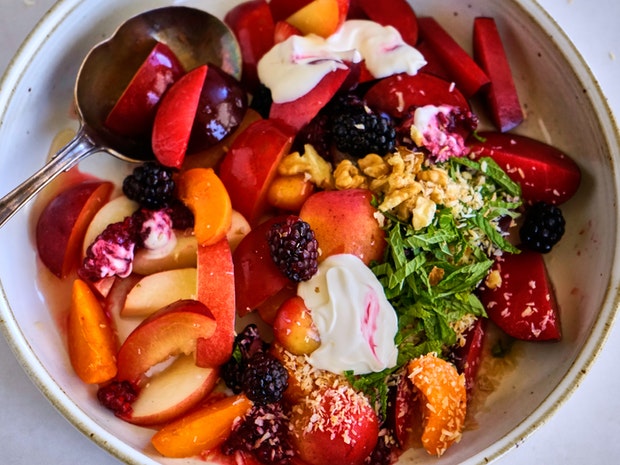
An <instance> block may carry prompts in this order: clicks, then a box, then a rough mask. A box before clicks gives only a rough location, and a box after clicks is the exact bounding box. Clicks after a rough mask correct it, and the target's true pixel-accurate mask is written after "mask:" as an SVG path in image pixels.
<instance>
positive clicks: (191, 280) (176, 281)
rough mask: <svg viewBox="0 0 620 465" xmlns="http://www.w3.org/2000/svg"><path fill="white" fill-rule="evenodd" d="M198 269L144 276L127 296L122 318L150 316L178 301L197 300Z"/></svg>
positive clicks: (180, 269) (167, 271)
mask: <svg viewBox="0 0 620 465" xmlns="http://www.w3.org/2000/svg"><path fill="white" fill-rule="evenodd" d="M197 276H198V275H197V273H196V268H179V269H176V270H166V271H160V272H159V273H153V274H150V275H147V276H144V277H143V278H142V279H140V281H138V282H137V283H136V284H135V286H133V287H132V288H131V290H130V291H129V293H128V294H127V299H126V300H125V305H124V307H123V309H122V310H121V316H123V317H129V316H131V317H134V316H148V315H150V314H152V313H154V312H155V311H157V310H159V309H160V308H162V307H165V306H166V305H169V304H171V303H172V302H175V301H177V300H184V299H195V298H196V290H197V281H198V278H197Z"/></svg>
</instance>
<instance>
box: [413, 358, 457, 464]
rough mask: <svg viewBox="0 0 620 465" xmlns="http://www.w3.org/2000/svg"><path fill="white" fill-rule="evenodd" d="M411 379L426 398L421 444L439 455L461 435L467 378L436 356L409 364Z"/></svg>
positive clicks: (423, 403) (430, 452) (424, 401)
mask: <svg viewBox="0 0 620 465" xmlns="http://www.w3.org/2000/svg"><path fill="white" fill-rule="evenodd" d="M407 369H408V373H409V379H410V380H411V382H412V383H413V386H414V387H415V389H417V391H418V392H419V393H420V394H421V395H422V396H423V398H424V399H423V401H422V402H421V404H422V406H423V425H424V432H423V433H422V445H423V446H424V449H426V451H427V452H428V453H429V454H432V455H436V456H440V455H442V454H443V453H444V452H445V451H446V449H448V447H450V445H452V444H453V443H454V442H457V441H458V440H459V439H460V437H461V434H462V431H463V426H464V424H465V413H466V410H467V392H466V389H465V376H464V375H459V373H458V372H457V371H456V367H455V366H454V365H452V364H451V363H450V362H447V361H445V360H443V359H441V358H439V357H437V356H436V355H435V354H432V353H431V354H427V355H423V356H422V357H418V358H415V359H413V360H412V361H411V362H409V365H408V367H407Z"/></svg>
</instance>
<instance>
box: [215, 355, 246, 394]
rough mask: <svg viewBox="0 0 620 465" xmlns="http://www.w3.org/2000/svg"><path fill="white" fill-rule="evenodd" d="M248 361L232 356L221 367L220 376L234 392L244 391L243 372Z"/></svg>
mask: <svg viewBox="0 0 620 465" xmlns="http://www.w3.org/2000/svg"><path fill="white" fill-rule="evenodd" d="M245 366H246V363H245V362H244V361H240V360H237V359H235V358H234V357H231V358H230V359H228V361H226V362H225V363H224V364H223V365H222V366H221V367H220V376H221V377H222V380H223V381H224V384H226V387H228V388H229V389H230V390H231V391H232V392H233V393H235V394H239V393H241V392H243V372H244V370H245Z"/></svg>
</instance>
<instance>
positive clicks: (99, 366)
mask: <svg viewBox="0 0 620 465" xmlns="http://www.w3.org/2000/svg"><path fill="white" fill-rule="evenodd" d="M67 339H68V346H69V358H70V360H71V365H72V366H73V369H74V370H75V373H76V374H77V375H78V376H79V377H80V379H81V380H82V381H84V382H85V383H88V384H98V383H104V382H106V381H109V380H110V379H112V378H114V376H116V340H115V337H114V330H113V328H112V326H111V325H110V322H109V321H108V318H107V317H106V315H105V313H104V311H103V309H102V307H101V304H100V303H99V301H98V300H97V298H96V297H95V295H94V294H93V292H92V291H91V290H90V288H89V287H88V285H87V284H86V283H85V282H84V281H82V280H80V279H76V280H75V281H74V282H73V291H72V295H71V308H70V310H69V321H68V327H67Z"/></svg>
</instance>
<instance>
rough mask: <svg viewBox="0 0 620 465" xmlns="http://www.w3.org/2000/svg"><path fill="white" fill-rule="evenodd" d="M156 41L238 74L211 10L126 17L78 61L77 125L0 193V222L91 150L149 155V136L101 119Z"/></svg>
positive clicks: (230, 40)
mask: <svg viewBox="0 0 620 465" xmlns="http://www.w3.org/2000/svg"><path fill="white" fill-rule="evenodd" d="M157 42H162V43H164V44H166V45H167V46H168V47H169V48H170V49H171V50H172V51H173V52H174V53H175V55H176V56H177V57H178V59H179V61H180V62H181V64H182V65H183V67H184V69H185V70H191V69H193V68H195V67H196V66H199V65H201V64H204V63H212V64H214V65H217V66H218V67H220V68H221V69H222V70H223V71H225V72H227V73H228V74H230V75H232V76H234V77H236V78H239V77H240V75H241V51H240V49H239V45H238V43H237V40H236V38H235V36H234V34H233V33H232V31H231V30H230V29H229V28H228V26H226V25H225V24H224V23H223V22H222V21H221V20H220V19H218V18H217V17H215V16H213V15H212V14H210V13H207V12H206V11H203V10H199V9H196V8H190V7H182V6H170V7H163V8H158V9H154V10H149V11H146V12H144V13H141V14H139V15H137V16H134V17H132V18H130V19H129V20H127V21H126V22H125V23H123V24H122V25H121V26H120V27H119V28H118V29H117V30H116V32H115V33H114V34H113V35H112V36H111V37H110V38H109V39H107V40H105V41H103V42H101V43H99V44H98V45H96V46H95V47H94V48H93V49H91V51H90V52H89V53H88V54H87V56H86V58H85V59H84V61H83V62H82V65H81V66H80V69H79V71H78V74H77V79H76V83H75V88H74V101H75V108H76V112H77V115H78V118H79V121H80V126H79V129H78V131H77V133H76V135H75V137H74V138H73V139H72V140H71V141H69V142H68V143H67V144H66V145H65V146H64V147H62V148H61V149H60V150H59V151H58V152H57V153H56V154H54V155H53V156H52V158H51V159H50V160H49V161H48V162H47V163H46V164H45V165H44V166H43V167H42V168H41V169H40V170H38V171H37V172H36V173H34V174H33V175H32V176H31V177H30V178H29V179H28V180H26V181H24V182H23V183H22V184H21V185H19V186H18V187H16V188H15V189H13V190H12V191H11V192H9V193H8V194H7V195H6V196H4V197H3V198H2V199H0V227H2V226H3V225H4V224H5V223H6V222H7V221H8V220H9V219H10V218H11V217H12V216H13V215H14V214H15V213H16V212H17V211H18V210H19V209H20V208H21V207H22V206H23V205H24V204H25V203H26V202H28V200H30V199H31V198H32V197H33V196H34V195H36V194H37V193H38V192H39V191H40V190H41V189H42V188H43V187H45V186H46V185H47V184H48V183H49V182H50V181H52V180H53V179H54V178H55V177H56V176H57V175H58V174H59V173H61V172H62V171H66V170H68V169H69V168H71V167H73V166H75V165H76V164H77V163H79V162H80V161H81V160H83V159H84V158H86V157H87V156H89V155H91V154H93V153H96V152H105V153H108V154H110V155H112V156H115V157H117V158H120V159H122V160H125V161H129V162H142V161H145V160H149V159H152V158H153V153H152V150H151V147H150V144H149V143H148V141H146V142H145V141H143V140H137V139H133V138H130V137H125V136H121V135H118V134H115V133H114V132H112V131H110V130H109V129H108V128H107V127H106V126H105V124H104V122H105V119H106V116H107V115H108V113H109V112H110V110H111V109H112V107H113V106H114V104H115V102H116V101H117V100H118V98H119V97H120V96H121V94H122V92H123V90H124V89H125V87H126V86H127V84H128V83H129V82H130V81H131V78H132V77H133V75H134V73H135V72H136V70H137V69H138V68H139V66H140V65H141V63H142V62H143V61H144V60H145V58H146V57H147V55H148V53H149V52H150V50H151V49H152V48H153V46H154V45H155V44H156V43H157Z"/></svg>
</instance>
